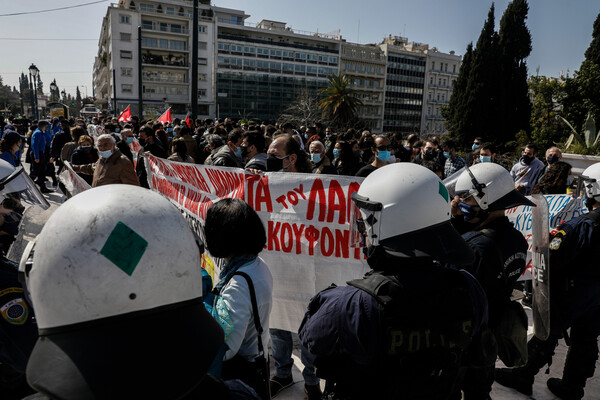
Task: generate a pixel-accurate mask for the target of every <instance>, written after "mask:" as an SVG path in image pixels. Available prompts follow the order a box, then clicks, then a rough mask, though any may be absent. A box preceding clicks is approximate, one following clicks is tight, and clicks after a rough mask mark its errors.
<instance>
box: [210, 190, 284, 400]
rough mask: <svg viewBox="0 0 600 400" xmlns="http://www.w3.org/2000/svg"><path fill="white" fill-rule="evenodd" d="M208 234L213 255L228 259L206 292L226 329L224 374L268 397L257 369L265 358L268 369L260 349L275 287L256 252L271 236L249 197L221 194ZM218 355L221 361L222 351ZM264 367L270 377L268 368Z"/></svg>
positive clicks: (264, 342)
mask: <svg viewBox="0 0 600 400" xmlns="http://www.w3.org/2000/svg"><path fill="white" fill-rule="evenodd" d="M204 233H205V238H206V248H207V249H208V251H209V252H210V254H211V255H212V256H214V257H218V258H221V259H224V260H225V265H224V266H223V268H222V269H221V273H220V274H219V280H218V281H217V284H216V285H215V287H214V289H213V291H212V293H211V294H210V295H208V296H205V304H206V305H207V309H208V310H209V311H210V312H211V313H212V315H213V316H214V317H215V318H216V320H217V321H218V322H219V324H220V325H221V327H222V328H223V330H224V332H225V346H226V349H224V351H223V352H221V356H223V354H224V356H223V358H222V360H223V365H222V373H221V377H222V378H223V379H240V380H242V381H243V382H245V383H246V384H248V385H249V386H251V387H252V388H254V390H255V391H256V392H257V393H258V394H259V396H261V397H262V398H263V399H266V398H268V397H267V395H268V394H267V393H266V385H264V383H266V381H264V382H263V384H261V380H260V376H259V375H258V374H257V369H258V366H259V365H261V362H262V363H265V364H264V365H265V369H266V365H267V364H268V363H267V362H266V358H267V353H266V352H265V353H262V350H263V349H266V348H267V345H268V342H269V333H268V332H269V314H270V313H271V305H272V292H273V277H272V276H271V272H269V268H268V267H267V265H266V264H265V262H264V261H263V260H262V259H261V258H260V257H258V254H259V253H260V252H261V251H262V249H263V247H264V246H265V243H266V241H267V238H266V233H265V228H264V226H263V223H262V221H261V220H260V218H259V217H258V215H257V214H256V212H255V211H254V210H253V209H252V208H251V207H250V206H249V205H248V204H247V203H246V202H244V201H243V200H240V199H223V200H220V201H219V202H217V203H215V204H213V205H212V206H211V207H210V208H209V209H208V212H207V213H206V223H205V225H204ZM243 274H244V275H246V276H244V275H243ZM250 284H251V285H252V287H253V290H251V289H250V288H251V286H250ZM253 295H254V296H253ZM252 297H254V299H253V298H252ZM253 302H254V303H255V305H256V309H255V308H254V307H253ZM256 314H257V315H258V316H259V318H258V320H259V321H256V322H258V324H259V327H260V328H262V335H260V336H259V334H258V331H257V327H256V322H255V319H254V315H256ZM263 357H264V359H263ZM217 358H218V360H219V356H217ZM218 360H215V361H216V362H217V361H218ZM215 367H216V366H215V365H213V368H212V372H217V370H218V368H215ZM264 372H266V380H268V379H269V378H268V371H264Z"/></svg>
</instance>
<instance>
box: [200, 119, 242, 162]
mask: <svg viewBox="0 0 600 400" xmlns="http://www.w3.org/2000/svg"><path fill="white" fill-rule="evenodd" d="M243 133H244V132H243V131H242V130H241V129H240V128H236V129H234V130H232V131H231V132H229V133H228V134H227V144H225V145H223V146H221V148H219V149H218V150H217V152H216V153H215V154H214V155H213V156H211V160H210V163H209V164H208V165H215V166H220V167H235V168H242V166H243V165H242V147H241V145H242V140H243V138H242V134H243Z"/></svg>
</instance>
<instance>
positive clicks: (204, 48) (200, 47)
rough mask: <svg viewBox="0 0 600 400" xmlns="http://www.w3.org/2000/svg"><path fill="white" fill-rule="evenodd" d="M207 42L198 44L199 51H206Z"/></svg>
mask: <svg viewBox="0 0 600 400" xmlns="http://www.w3.org/2000/svg"><path fill="white" fill-rule="evenodd" d="M206 46H207V43H206V42H198V50H206Z"/></svg>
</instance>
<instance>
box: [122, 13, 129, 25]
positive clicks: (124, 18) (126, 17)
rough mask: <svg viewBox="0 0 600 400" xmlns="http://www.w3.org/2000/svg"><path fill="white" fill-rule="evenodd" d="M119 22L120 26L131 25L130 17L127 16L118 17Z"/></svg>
mask: <svg viewBox="0 0 600 400" xmlns="http://www.w3.org/2000/svg"><path fill="white" fill-rule="evenodd" d="M119 20H120V22H121V23H122V24H131V17H130V16H129V15H123V14H121V15H119Z"/></svg>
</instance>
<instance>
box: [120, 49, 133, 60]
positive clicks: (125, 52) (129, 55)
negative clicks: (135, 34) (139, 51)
mask: <svg viewBox="0 0 600 400" xmlns="http://www.w3.org/2000/svg"><path fill="white" fill-rule="evenodd" d="M120 55H121V58H128V59H132V58H133V54H132V53H131V51H128V50H121V54H120Z"/></svg>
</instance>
